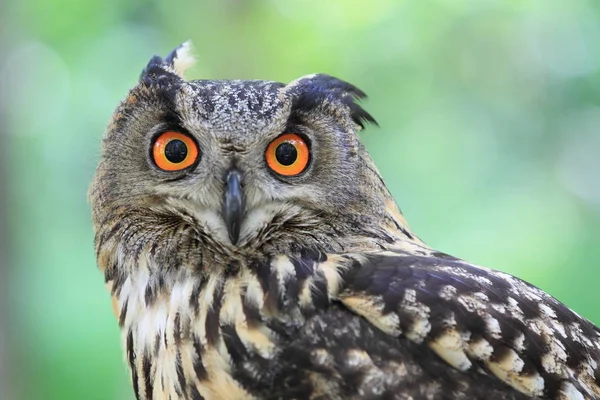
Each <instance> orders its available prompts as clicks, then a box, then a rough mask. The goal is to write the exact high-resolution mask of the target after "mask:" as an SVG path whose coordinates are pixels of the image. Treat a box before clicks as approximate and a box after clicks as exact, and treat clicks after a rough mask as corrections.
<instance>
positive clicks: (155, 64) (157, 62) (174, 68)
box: [140, 40, 196, 85]
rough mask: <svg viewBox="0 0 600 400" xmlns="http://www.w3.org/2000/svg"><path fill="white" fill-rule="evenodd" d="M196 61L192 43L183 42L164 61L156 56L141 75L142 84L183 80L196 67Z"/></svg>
mask: <svg viewBox="0 0 600 400" xmlns="http://www.w3.org/2000/svg"><path fill="white" fill-rule="evenodd" d="M195 62H196V59H195V58H194V56H193V55H192V42H191V41H190V40H188V41H186V42H183V43H182V44H180V45H179V46H177V47H176V48H175V49H174V50H173V51H171V52H170V53H169V54H168V55H167V57H165V59H164V60H163V59H162V58H161V57H159V56H154V57H152V58H151V59H150V61H149V62H148V65H146V68H144V70H143V71H142V74H141V75H140V82H142V83H144V84H146V85H149V84H152V83H159V84H160V83H163V82H167V81H171V80H174V79H175V80H182V79H183V74H184V73H185V71H186V70H187V69H188V68H189V67H191V66H192V65H194V63H195Z"/></svg>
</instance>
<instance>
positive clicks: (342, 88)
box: [285, 74, 377, 128]
mask: <svg viewBox="0 0 600 400" xmlns="http://www.w3.org/2000/svg"><path fill="white" fill-rule="evenodd" d="M285 90H286V91H287V92H288V93H290V95H291V97H292V108H293V109H294V110H295V111H310V110H313V109H315V108H318V107H319V106H323V105H325V106H327V105H332V106H334V107H335V106H339V105H342V106H346V107H347V108H348V110H349V114H350V118H352V120H353V121H354V123H356V124H357V125H359V126H360V127H361V128H364V127H365V124H366V123H371V124H374V125H377V121H375V118H373V116H371V114H369V113H368V112H367V111H365V109H364V108H362V107H361V106H360V105H358V104H357V100H362V99H366V98H367V95H366V94H365V92H363V91H362V90H360V89H359V88H357V87H356V86H354V85H352V84H350V83H348V82H345V81H342V80H340V79H338V78H334V77H333V76H330V75H326V74H313V75H307V76H303V77H301V78H298V79H296V80H295V81H293V82H291V83H290V84H289V85H287V86H286V88H285Z"/></svg>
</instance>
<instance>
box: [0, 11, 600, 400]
mask: <svg viewBox="0 0 600 400" xmlns="http://www.w3.org/2000/svg"><path fill="white" fill-rule="evenodd" d="M0 7H2V8H3V9H2V10H0V49H1V50H2V51H1V52H0V54H1V56H0V118H1V120H0V168H1V169H0V224H1V225H0V226H1V231H0V279H1V282H2V283H1V285H2V286H1V289H2V291H1V292H0V296H1V300H2V307H1V308H0V318H1V321H0V323H1V329H0V385H1V387H0V399H3V400H5V399H6V400H13V399H18V400H21V399H26V400H29V399H90V400H95V399H98V400H104V399H111V400H112V399H132V398H133V395H132V392H131V389H130V385H129V382H128V376H127V372H126V368H125V364H124V363H123V361H122V355H121V350H120V342H119V332H118V329H117V324H116V321H114V319H113V315H112V312H111V308H110V301H109V297H108V295H107V293H105V289H104V284H103V277H102V276H101V274H100V272H98V271H97V269H96V266H95V260H94V253H93V248H92V240H93V238H92V231H91V225H90V215H89V214H90V212H89V207H88V204H87V201H86V191H87V187H88V184H89V181H90V179H91V177H92V174H93V172H94V168H95V164H96V159H97V156H98V153H99V144H100V139H101V136H102V133H103V130H104V127H105V126H106V124H107V122H108V120H109V118H110V115H111V113H112V111H113V109H114V108H115V107H116V105H117V103H118V102H119V101H120V99H121V98H123V97H124V96H125V94H126V92H127V90H128V88H129V87H131V86H133V85H134V84H135V82H136V80H137V77H138V75H139V73H140V71H141V70H142V68H143V67H144V66H145V64H146V62H147V60H148V59H149V58H150V56H151V55H153V54H161V55H165V54H166V53H167V52H168V51H170V50H171V49H172V48H173V47H175V46H176V45H177V44H179V43H180V42H182V41H184V40H185V39H188V38H191V39H192V40H193V41H194V44H195V48H196V53H197V54H198V55H199V63H198V65H197V66H196V67H195V68H194V69H193V70H192V71H191V74H189V76H190V77H192V78H200V77H202V78H263V79H273V80H280V81H283V82H287V81H290V80H292V79H294V78H296V77H298V76H301V75H304V74H308V73H312V72H325V73H329V74H332V75H335V76H338V77H340V78H343V79H345V80H349V81H351V82H353V83H355V84H356V85H358V86H359V87H361V88H362V89H364V90H365V91H366V92H367V93H368V94H369V95H370V96H371V97H370V99H369V100H368V101H367V102H366V108H367V109H368V110H369V111H370V112H371V113H372V114H373V115H374V116H375V117H376V118H377V119H378V121H379V123H380V125H381V128H379V129H377V128H375V127H370V128H369V129H368V130H367V131H366V132H365V133H363V139H364V142H365V143H366V145H367V147H368V148H369V149H370V151H371V153H372V155H373V157H374V159H375V160H376V162H377V164H378V165H379V167H380V169H381V171H382V173H383V175H384V177H385V178H386V180H387V182H388V183H389V186H390V188H391V190H392V192H393V193H394V195H395V196H396V198H397V200H398V203H399V204H400V206H401V207H402V209H403V211H404V213H405V214H406V216H407V218H408V220H409V221H410V222H411V226H412V228H413V229H414V230H415V231H416V232H417V233H418V234H419V235H420V236H421V237H422V238H423V239H424V240H425V241H426V242H427V243H429V244H430V245H432V246H434V247H436V248H439V249H440V250H443V251H445V252H448V253H451V254H454V255H456V256H459V257H462V258H465V259H467V260H470V261H472V262H476V263H479V264H483V265H486V266H490V267H493V268H496V269H501V270H504V271H507V272H510V273H512V274H515V275H518V276H519V277H522V278H524V279H526V280H528V281H531V282H532V283H535V284H536V285H538V286H540V287H542V288H543V289H545V290H547V291H549V292H550V293H552V294H553V295H555V296H556V297H558V298H559V299H560V300H562V301H563V302H565V303H566V304H568V305H569V306H571V307H572V308H574V309H575V310H576V311H577V312H579V313H580V314H582V315H584V316H586V317H588V318H589V319H591V320H592V321H594V322H596V323H599V324H600V307H599V305H600V290H599V289H598V287H599V283H600V239H599V235H600V107H599V105H600V69H599V67H600V3H598V2H597V1H594V0H588V1H584V0H569V1H561V2H559V1H554V2H553V1H548V0H538V1H525V0H520V1H516V0H515V1H508V0H506V1H500V0H471V1H469V0H438V1H424V0H412V1H393V0H368V1H359V0H329V1H319V0H305V1H285V0H280V1H276V0H227V1H220V2H217V1H214V2H208V1H206V2H202V1H192V0H179V1H140V0H137V1H122V0H104V1H74V0H24V1H18V2H17V1H11V2H5V3H4V4H3V5H1V3H0Z"/></svg>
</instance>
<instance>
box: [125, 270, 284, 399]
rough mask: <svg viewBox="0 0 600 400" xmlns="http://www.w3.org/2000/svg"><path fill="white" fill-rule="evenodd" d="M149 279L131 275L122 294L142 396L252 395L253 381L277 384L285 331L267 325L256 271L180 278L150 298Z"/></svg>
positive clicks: (133, 365) (129, 347) (136, 387)
mask: <svg viewBox="0 0 600 400" xmlns="http://www.w3.org/2000/svg"><path fill="white" fill-rule="evenodd" d="M147 284H148V282H146V281H145V280H144V279H138V280H137V281H136V280H135V279H132V280H131V282H130V284H126V285H124V286H123V289H122V290H121V293H120V296H119V304H121V306H122V307H121V308H123V307H125V308H126V314H127V315H126V316H125V317H124V318H122V322H123V324H122V340H123V345H124V347H125V348H126V351H127V358H128V363H129V367H130V369H131V372H132V379H133V384H134V390H135V391H136V395H137V396H138V398H139V399H150V398H152V399H168V398H169V396H170V398H172V399H179V398H190V399H200V398H204V399H222V398H223V399H226V398H230V399H244V398H254V396H253V395H252V393H251V392H250V391H249V390H247V389H245V388H247V387H248V382H258V383H259V384H260V385H265V386H269V385H270V384H271V381H272V379H274V377H275V375H276V374H277V372H276V371H277V369H278V368H279V361H278V357H279V355H280V348H279V345H278V343H279V342H280V338H281V337H280V333H281V331H280V332H275V331H274V330H273V329H271V328H269V324H270V323H271V322H273V321H274V319H275V317H274V316H273V315H270V314H269V312H268V309H269V307H268V305H267V304H265V301H267V302H268V301H269V294H268V293H266V292H265V291H264V290H263V288H262V287H261V284H260V283H259V281H258V280H257V279H256V278H254V276H253V275H252V274H245V273H242V274H240V275H239V276H237V277H230V278H229V279H223V278H222V277H218V276H214V277H210V278H208V280H206V281H205V282H202V283H201V284H200V283H199V282H197V281H196V280H194V279H191V278H190V279H182V280H180V281H178V282H176V283H174V284H173V286H172V287H171V288H170V290H169V291H165V292H163V293H159V294H158V295H156V296H154V298H152V299H151V298H150V297H149V296H148V295H147V290H146V287H145V285H147ZM122 312H123V310H121V313H122ZM283 322H285V321H283ZM290 329H293V327H291V328H290ZM252 386H256V385H252Z"/></svg>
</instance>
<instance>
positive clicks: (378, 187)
mask: <svg viewBox="0 0 600 400" xmlns="http://www.w3.org/2000/svg"><path fill="white" fill-rule="evenodd" d="M192 63H193V58H192V57H191V55H190V45H189V43H184V44H183V45H181V46H179V47H178V48H176V49H175V50H174V51H172V52H171V53H170V54H169V55H168V56H167V57H166V58H164V59H162V58H161V57H158V56H154V57H153V58H152V59H151V60H150V62H149V63H148V65H147V66H146V68H145V69H144V70H143V72H142V73H141V76H140V79H139V82H138V84H137V86H135V87H134V88H133V89H131V91H130V92H129V94H128V96H127V97H126V98H125V100H124V101H123V102H122V103H121V104H120V105H119V107H118V108H117V110H116V111H115V113H114V115H113V118H112V121H111V123H110V124H109V126H108V129H107V132H106V134H105V136H104V139H103V145H102V152H101V157H100V162H99V166H98V168H97V171H96V174H95V177H94V180H93V183H92V187H91V190H90V199H91V204H92V209H93V222H94V226H95V230H96V248H97V251H98V253H99V254H98V256H99V257H100V262H101V263H102V252H103V249H106V248H110V247H112V248H113V250H114V248H115V247H118V251H117V254H119V257H124V256H125V255H128V256H131V257H135V256H136V254H140V253H141V252H142V251H143V250H148V251H151V252H152V254H153V255H155V254H156V253H158V252H161V251H162V252H163V255H164V258H165V262H168V261H170V260H171V259H172V258H173V257H174V256H173V255H176V254H181V253H182V252H184V253H186V254H188V255H189V254H191V253H193V251H194V249H195V248H197V247H198V246H203V248H207V247H208V248H210V249H211V251H212V252H213V253H215V254H219V253H228V254H230V253H236V254H237V253H243V252H245V253H252V252H259V251H260V252H261V253H264V252H265V251H267V252H279V251H290V250H292V251H293V250H294V248H303V249H307V248H309V249H315V250H318V251H328V252H332V251H343V250H350V249H352V248H355V247H374V248H381V247H382V246H384V245H385V243H388V242H392V241H395V240H396V239H397V238H396V237H394V236H395V235H396V233H394V232H398V234H399V235H401V233H400V231H399V230H401V231H405V232H408V231H407V228H406V226H405V223H404V220H403V218H402V217H401V215H400V213H399V211H398V209H397V208H396V206H395V204H394V202H393V200H392V198H391V196H390V195H389V192H388V190H387V188H386V186H385V184H384V182H383V180H382V179H381V176H380V175H379V173H378V171H377V169H376V167H375V166H374V164H373V162H372V161H371V159H370V157H369V155H368V153H367V151H366V150H365V148H364V147H363V145H362V144H361V143H360V140H359V137H358V135H357V133H358V131H359V130H360V129H361V128H362V127H363V126H364V124H365V123H374V122H375V120H374V119H373V117H371V115H369V114H368V113H367V112H366V111H365V110H363V108H361V107H360V106H359V105H358V104H357V103H356V100H358V99H363V98H364V97H365V94H364V93H363V92H362V91H361V90H359V89H358V88H356V87H355V86H353V85H351V84H349V83H346V82H344V81H341V80H339V79H336V78H334V77H331V76H328V75H322V74H317V75H308V76H305V77H302V78H299V79H296V80H295V81H293V82H291V83H289V84H287V85H286V84H283V83H279V82H271V81H260V80H256V81H242V80H194V81H187V80H185V79H184V78H183V73H184V71H185V69H186V68H187V67H188V66H189V65H191V64H192ZM112 253H114V251H113V252H112ZM112 253H111V254H112ZM204 254H205V255H206V254H207V252H206V251H204ZM107 262H108V261H107Z"/></svg>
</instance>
